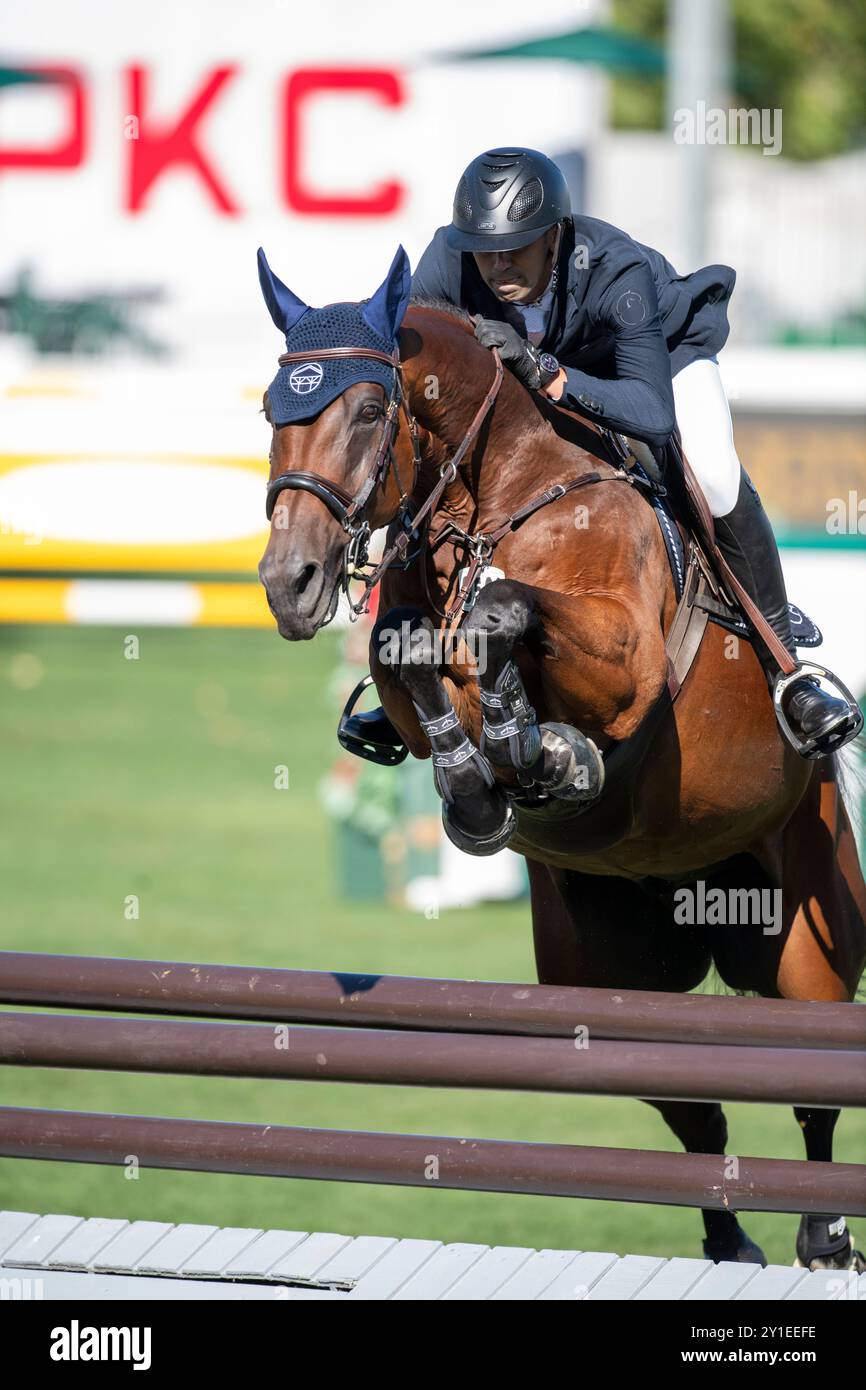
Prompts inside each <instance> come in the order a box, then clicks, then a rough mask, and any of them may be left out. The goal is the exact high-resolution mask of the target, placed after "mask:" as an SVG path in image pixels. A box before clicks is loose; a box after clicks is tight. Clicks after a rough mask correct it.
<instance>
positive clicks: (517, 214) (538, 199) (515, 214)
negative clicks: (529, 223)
mask: <svg viewBox="0 0 866 1390" xmlns="http://www.w3.org/2000/svg"><path fill="white" fill-rule="evenodd" d="M543 202H544V189H543V188H542V186H541V180H540V179H537V178H535V179H530V180H529V181H528V183H525V184H524V185H523V187H522V188H521V190H520V192H519V193H518V194H517V197H516V198H515V199H514V202H513V203H512V204H511V207H510V208H509V209H508V220H509V222H523V221H524V220H525V218H527V217H534V216H535V214H536V213H537V212H538V209H539V208H540V207H541V204H542V203H543Z"/></svg>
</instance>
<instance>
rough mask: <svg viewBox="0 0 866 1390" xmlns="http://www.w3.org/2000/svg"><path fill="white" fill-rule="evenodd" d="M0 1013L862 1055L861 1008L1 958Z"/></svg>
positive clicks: (865, 1028) (865, 1037) (865, 1011)
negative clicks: (77, 1013) (583, 1037)
mask: <svg viewBox="0 0 866 1390" xmlns="http://www.w3.org/2000/svg"><path fill="white" fill-rule="evenodd" d="M0 1003H2V1004H12V1005H41V1006H52V1005H54V1006H61V1007H66V1008H84V1009H101V1010H114V1011H117V1012H123V1011H126V1012H131V1013H158V1014H180V1015H184V1014H185V1015H192V1016H196V1017H206V1018H207V1017H210V1018H238V1019H259V1020H268V1021H271V1022H276V1023H317V1024H336V1025H340V1024H346V1025H350V1026H352V1027H364V1028H392V1029H394V1028H397V1029H407V1030H408V1029H413V1030H414V1029H417V1030H422V1031H423V1030H428V1031H429V1030H436V1031H445V1032H459V1033H500V1034H520V1035H522V1036H529V1037H560V1038H565V1037H573V1036H574V1033H575V1029H577V1028H579V1027H583V1028H586V1029H588V1031H589V1035H590V1037H595V1038H609V1039H619V1040H622V1041H628V1040H640V1039H647V1038H652V1039H654V1040H656V1041H658V1042H694V1043H719V1044H731V1045H733V1046H740V1045H744V1046H750V1047H789V1048H805V1049H822V1050H824V1049H834V1048H836V1049H844V1050H849V1051H854V1050H866V1006H864V1005H863V1004H849V1003H826V1002H823V1001H809V1000H807V1001H802V1000H798V1001H794V1000H780V999H743V998H722V997H718V996H714V995H694V994H661V993H653V992H650V991H646V990H605V989H577V988H571V987H560V986H555V985H525V984H498V983H493V982H487V983H485V982H483V981H477V980H435V979H431V980H425V979H413V978H411V977H406V978H404V977H400V976H389V975H359V974H351V973H339V972H334V973H329V972H326V971H315V970H276V969H254V968H252V967H250V966H240V965H196V964H187V963H181V962H177V961H153V960H112V959H105V958H102V957H98V956H58V955H39V954H35V953H32V952H26V951H3V952H0Z"/></svg>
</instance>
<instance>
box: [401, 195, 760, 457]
mask: <svg viewBox="0 0 866 1390" xmlns="http://www.w3.org/2000/svg"><path fill="white" fill-rule="evenodd" d="M446 232H447V227H440V228H439V229H438V230H437V232H436V234H435V235H434V237H433V240H432V241H431V243H430V245H429V246H428V247H427V249H426V251H425V252H424V254H423V255H422V257H421V259H420V261H419V262H418V266H417V268H416V270H415V274H414V275H413V277H412V297H413V298H419V297H430V298H434V299H444V300H447V301H448V302H449V303H451V304H457V305H461V306H462V307H463V308H464V309H466V310H468V312H469V313H471V314H481V315H482V317H484V318H488V319H499V320H502V321H505V322H506V323H511V324H512V325H513V326H514V327H515V328H516V329H517V331H518V332H519V333H520V334H521V336H522V337H525V334H526V329H525V325H524V321H523V317H522V315H521V314H520V313H518V312H516V311H515V310H514V308H513V307H512V306H511V305H510V304H508V303H506V302H504V301H503V300H500V299H497V297H496V295H495V294H494V293H493V291H492V290H491V289H489V287H488V286H487V285H486V284H485V283H484V281H483V280H482V278H481V275H480V274H479V271H478V267H477V266H476V264H475V261H474V259H473V257H472V256H471V255H470V254H469V253H466V252H460V251H455V250H452V249H451V247H450V246H449V245H448V243H447V241H446ZM558 265H559V278H558V283H557V287H556V294H555V296H554V302H553V306H552V309H551V311H550V314H549V317H548V320H547V325H546V332H545V336H544V338H543V339H542V341H541V343H540V344H539V347H540V349H541V351H542V352H552V353H553V354H554V356H555V357H557V358H558V359H559V362H560V365H561V366H562V367H563V368H564V369H565V373H566V378H567V380H566V383H565V385H564V387H563V391H562V395H561V397H560V399H559V402H558V403H559V404H560V405H563V406H565V407H566V409H571V410H574V411H576V412H577V413H578V414H581V415H585V416H586V417H587V418H589V419H591V420H595V421H596V423H598V424H601V425H605V426H606V427H608V428H609V429H614V430H617V431H619V432H620V433H622V434H626V435H631V436H633V437H634V438H636V439H643V440H646V442H647V443H649V444H652V445H655V446H657V447H662V446H663V445H664V444H665V443H666V442H667V440H668V439H669V437H670V435H671V433H672V431H673V429H674V423H675V416H674V398H673V388H672V385H671V378H672V376H673V375H676V373H677V372H678V371H681V370H682V368H683V367H685V366H686V365H687V364H688V363H689V362H693V361H694V360H695V359H696V358H699V357H714V356H715V354H716V353H717V352H718V351H719V349H720V348H721V347H722V346H723V345H724V343H725V341H726V339H727V337H728V332H729V326H728V316H727V304H728V300H729V299H730V297H731V293H732V291H733V288H734V281H735V279H736V272H735V271H733V270H732V269H731V268H730V266H725V265H710V266H705V267H704V268H703V269H702V270H697V271H695V272H694V273H693V274H691V275H678V274H677V272H676V271H675V270H674V268H673V266H672V265H671V264H670V263H669V262H668V261H667V260H666V259H665V257H664V256H663V255H662V254H661V253H660V252H659V251H655V250H653V248H652V247H649V246H643V245H642V244H641V243H640V242H638V241H634V240H633V239H632V238H631V237H630V236H628V235H627V234H626V233H625V232H623V231H620V230H619V228H617V227H613V226H611V225H610V223H608V222H602V221H600V220H599V219H598V218H595V217H584V216H580V215H577V214H576V215H575V216H574V217H572V218H571V219H570V221H569V222H567V223H566V225H565V228H564V232H563V236H562V240H561V243H560V249H559V261H558Z"/></svg>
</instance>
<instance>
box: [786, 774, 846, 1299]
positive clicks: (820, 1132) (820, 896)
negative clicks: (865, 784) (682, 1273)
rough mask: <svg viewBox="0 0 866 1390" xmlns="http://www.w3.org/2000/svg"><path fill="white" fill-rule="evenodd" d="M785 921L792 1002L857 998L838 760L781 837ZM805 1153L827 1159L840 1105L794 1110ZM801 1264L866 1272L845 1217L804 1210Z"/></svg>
mask: <svg viewBox="0 0 866 1390" xmlns="http://www.w3.org/2000/svg"><path fill="white" fill-rule="evenodd" d="M783 884H784V886H783V925H784V929H783V931H782V932H780V933H779V935H778V936H776V937H771V938H770V942H771V944H772V946H773V947H774V948H775V956H776V959H775V967H776V968H775V983H776V987H777V989H778V992H779V993H780V994H781V995H782V996H783V997H784V998H786V999H827V1000H846V999H852V998H853V996H854V993H855V991H856V989H857V985H858V982H859V979H860V974H861V971H862V969H863V964H864V955H866V885H864V882H863V874H862V871H861V869H860V864H859V860H858V856H857V846H856V842H855V838H854V833H853V831H852V828H851V822H850V819H849V817H848V812H847V810H846V808H845V803H844V800H843V798H842V795H841V791H840V788H839V781H838V759H837V758H822V759H821V760H820V762H818V763H816V764H815V773H814V774H813V777H812V781H811V783H810V785H809V787H808V788H807V790H806V793H805V795H804V797H803V800H802V801H801V802H800V805H799V806H798V807H797V810H796V812H795V813H794V815H793V816H792V817H791V820H790V821H789V822H788V825H787V826H786V828H785V832H784V839H783ZM794 1115H795V1116H796V1119H797V1123H798V1124H799V1125H800V1128H801V1129H802V1131H803V1139H804V1141H805V1145H806V1157H807V1158H809V1159H815V1160H817V1161H819V1162H825V1163H829V1162H830V1161H831V1160H832V1158H833V1130H834V1127H835V1125H836V1121H837V1119H838V1117H839V1111H838V1110H824V1109H807V1108H805V1107H795V1109H794ZM797 1263H798V1264H800V1265H803V1266H805V1267H806V1268H807V1269H808V1268H813V1269H853V1270H857V1271H858V1272H859V1273H861V1274H862V1273H864V1272H866V1258H864V1256H863V1254H861V1253H860V1252H859V1251H858V1250H856V1249H855V1248H854V1242H853V1239H852V1237H851V1234H850V1232H849V1231H848V1229H847V1226H846V1222H845V1218H844V1216H835V1215H830V1214H821V1215H818V1216H812V1215H805V1216H803V1217H801V1219H800V1229H799V1231H798V1233H797Z"/></svg>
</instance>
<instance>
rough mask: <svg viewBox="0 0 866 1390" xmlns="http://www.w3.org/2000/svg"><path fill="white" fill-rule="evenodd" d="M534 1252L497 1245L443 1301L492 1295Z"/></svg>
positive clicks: (516, 1247)
mask: <svg viewBox="0 0 866 1390" xmlns="http://www.w3.org/2000/svg"><path fill="white" fill-rule="evenodd" d="M534 1254H535V1251H534V1250H529V1249H526V1248H521V1247H519V1246H508V1245H497V1246H495V1247H494V1249H493V1250H488V1251H487V1252H486V1253H485V1254H484V1255H482V1256H481V1259H480V1260H478V1262H477V1263H476V1264H474V1265H472V1266H471V1267H470V1268H469V1269H468V1270H467V1271H466V1273H465V1274H464V1275H462V1276H461V1278H460V1279H458V1280H457V1283H456V1284H454V1285H453V1287H452V1288H450V1289H449V1290H448V1292H447V1293H446V1294H443V1296H442V1297H443V1300H450V1301H451V1302H458V1301H462V1300H467V1299H475V1300H476V1301H477V1300H480V1299H488V1298H492V1297H493V1295H494V1294H495V1293H496V1291H497V1290H498V1289H501V1288H502V1285H503V1284H504V1283H505V1281H506V1280H507V1279H510V1278H511V1276H512V1275H513V1274H516V1273H517V1271H518V1270H519V1269H522V1267H523V1266H524V1265H525V1264H526V1262H527V1260H529V1259H531V1258H532V1256H533V1255H534Z"/></svg>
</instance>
